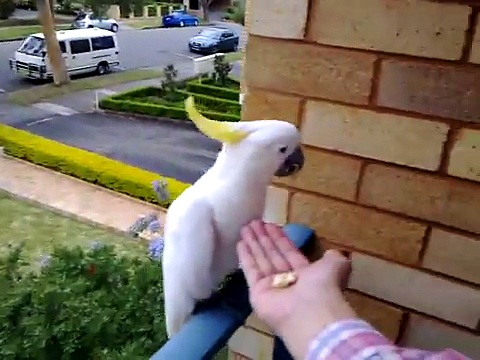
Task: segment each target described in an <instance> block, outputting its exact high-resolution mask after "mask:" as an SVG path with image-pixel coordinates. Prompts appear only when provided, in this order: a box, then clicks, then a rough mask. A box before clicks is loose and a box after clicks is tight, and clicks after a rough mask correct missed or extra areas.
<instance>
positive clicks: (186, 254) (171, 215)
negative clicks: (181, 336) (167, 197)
mask: <svg viewBox="0 0 480 360" xmlns="http://www.w3.org/2000/svg"><path fill="white" fill-rule="evenodd" d="M178 200H180V198H178V199H177V201H176V203H175V202H174V203H173V204H172V205H171V207H170V209H169V210H168V213H167V219H166V224H165V236H164V237H165V248H164V252H163V286H164V298H165V318H166V325H167V333H168V336H169V337H171V336H173V335H174V334H175V333H177V332H178V331H179V330H180V328H181V326H182V325H183V324H184V323H185V322H186V321H188V319H189V318H190V315H191V313H192V311H193V309H194V307H195V303H196V302H197V301H198V300H201V299H206V298H208V297H209V296H210V295H211V294H212V292H213V290H214V287H215V285H216V284H214V277H213V276H212V273H211V265H212V259H213V254H214V251H215V243H216V235H215V224H214V218H213V209H212V207H211V205H210V204H209V203H208V202H207V201H205V200H204V199H202V198H196V199H191V198H189V199H188V201H183V200H187V198H185V197H184V198H183V199H181V200H180V201H178Z"/></svg>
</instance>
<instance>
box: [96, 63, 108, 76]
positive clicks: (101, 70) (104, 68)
mask: <svg viewBox="0 0 480 360" xmlns="http://www.w3.org/2000/svg"><path fill="white" fill-rule="evenodd" d="M109 72H110V66H109V65H108V64H107V63H104V62H103V63H100V64H98V66H97V73H98V75H105V74H107V73H109Z"/></svg>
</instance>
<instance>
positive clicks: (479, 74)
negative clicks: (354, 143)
mask: <svg viewBox="0 0 480 360" xmlns="http://www.w3.org/2000/svg"><path fill="white" fill-rule="evenodd" d="M479 98H480V69H479V68H464V67H461V66H454V65H438V64H422V63H419V62H409V61H397V60H385V61H382V66H381V76H380V82H379V89H378V105H380V106H385V107H390V108H395V109H400V110H405V111H415V112H418V113H422V114H427V115H433V116H441V117H445V118H452V119H458V120H462V121H467V122H476V123H480V101H478V99H479Z"/></svg>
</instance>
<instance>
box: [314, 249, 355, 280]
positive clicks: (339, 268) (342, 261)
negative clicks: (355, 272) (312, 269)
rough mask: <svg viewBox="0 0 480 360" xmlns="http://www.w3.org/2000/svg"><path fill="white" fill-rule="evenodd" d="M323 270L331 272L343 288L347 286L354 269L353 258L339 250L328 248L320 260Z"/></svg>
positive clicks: (332, 276)
mask: <svg viewBox="0 0 480 360" xmlns="http://www.w3.org/2000/svg"><path fill="white" fill-rule="evenodd" d="M318 262H320V263H321V264H319V265H320V266H321V267H322V272H323V273H325V272H328V273H330V274H331V276H330V278H331V279H332V281H334V282H335V284H336V285H338V286H340V287H341V288H344V287H346V285H347V283H348V279H349V277H350V273H351V271H352V263H351V260H350V259H348V258H347V257H346V256H344V255H342V253H340V252H339V251H337V250H332V249H330V250H327V251H326V252H325V254H323V257H322V258H321V259H320V260H319V261H318Z"/></svg>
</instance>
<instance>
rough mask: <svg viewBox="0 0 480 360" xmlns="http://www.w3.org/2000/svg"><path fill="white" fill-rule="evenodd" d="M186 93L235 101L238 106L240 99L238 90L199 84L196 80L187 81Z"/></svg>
mask: <svg viewBox="0 0 480 360" xmlns="http://www.w3.org/2000/svg"><path fill="white" fill-rule="evenodd" d="M187 91H188V92H191V93H194V94H202V95H209V96H214V97H217V98H222V99H227V100H232V101H236V102H237V104H238V101H239V98H240V90H238V91H237V90H233V89H225V88H222V87H219V86H214V85H208V84H205V83H201V82H199V81H198V80H193V81H189V82H188V83H187Z"/></svg>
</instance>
